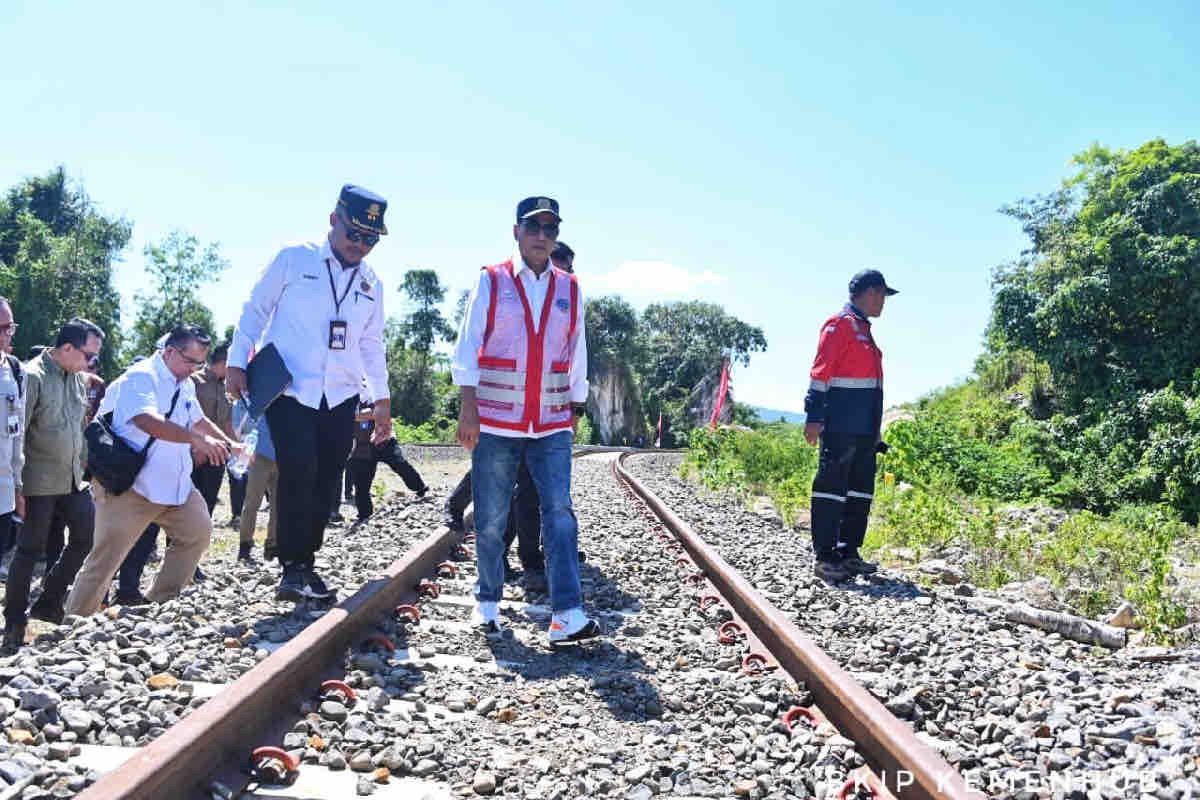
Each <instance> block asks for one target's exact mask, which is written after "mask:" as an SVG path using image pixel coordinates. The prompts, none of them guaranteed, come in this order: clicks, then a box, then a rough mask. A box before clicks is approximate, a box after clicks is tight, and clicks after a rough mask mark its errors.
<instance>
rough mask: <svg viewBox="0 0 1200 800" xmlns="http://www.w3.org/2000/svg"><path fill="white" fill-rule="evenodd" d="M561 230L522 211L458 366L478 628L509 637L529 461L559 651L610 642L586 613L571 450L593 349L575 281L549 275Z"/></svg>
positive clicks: (541, 200) (465, 332)
mask: <svg viewBox="0 0 1200 800" xmlns="http://www.w3.org/2000/svg"><path fill="white" fill-rule="evenodd" d="M561 221H562V218H561V216H560V215H559V210H558V202H557V201H556V200H553V199H551V198H549V197H528V198H526V199H524V200H522V201H521V202H520V203H518V204H517V214H516V224H515V225H514V226H513V237H514V238H515V239H516V242H517V252H516V253H514V254H513V257H512V258H511V259H509V260H508V261H505V262H504V263H502V264H495V265H493V266H490V267H486V268H484V269H483V270H481V272H480V274H479V282H478V284H477V285H476V287H475V290H474V292H473V293H472V294H471V298H470V300H469V301H468V303H467V311H466V314H465V315H464V316H463V322H462V330H461V331H460V333H459V336H458V343H457V345H456V347H455V351H454V360H453V363H452V366H451V372H452V374H453V376H454V382H455V384H457V385H458V386H459V387H460V388H461V391H462V409H461V411H460V412H459V417H458V440H459V442H461V443H462V445H463V447H465V448H467V450H470V451H471V482H472V484H473V489H474V491H473V495H474V503H475V531H476V542H475V550H476V553H477V561H478V569H479V580H478V583H477V584H476V586H475V600H476V604H475V608H474V610H473V611H472V614H471V621H472V623H473V624H474V625H476V626H478V627H480V628H482V629H483V630H485V631H496V630H498V628H499V604H500V596H501V591H502V589H503V587H504V555H503V553H504V529H505V526H506V524H507V522H508V515H509V508H510V505H511V501H512V495H513V486H514V484H515V482H516V478H517V470H518V466H519V465H520V463H521V460H522V459H524V460H525V464H526V465H527V466H528V468H529V474H530V477H531V478H532V479H533V483H534V486H535V487H536V488H537V494H538V498H539V504H540V506H541V512H542V539H543V544H544V547H545V558H546V567H547V578H548V581H549V588H550V605H551V607H552V610H553V616H552V617H551V621H550V631H549V640H550V644H551V645H557V644H567V643H572V642H577V641H581V640H584V639H590V638H593V637H595V636H598V635H599V634H600V627H599V625H597V624H596V622H595V621H594V620H592V619H589V618H588V616H587V615H586V614H585V613H584V611H583V592H582V589H581V587H580V582H579V560H578V536H579V527H578V523H577V522H576V519H575V511H574V510H573V509H572V507H571V442H572V439H573V437H574V434H573V427H574V425H575V420H576V414H577V412H578V410H579V409H582V408H583V405H582V404H583V403H584V402H586V400H587V393H588V383H587V346H586V344H585V337H584V335H583V325H584V319H583V307H584V306H583V297H582V295H581V293H580V291H579V285H578V283H577V282H576V279H575V276H573V275H571V274H569V273H566V272H564V271H562V270H561V269H558V268H557V267H555V266H554V265H553V264H551V263H550V252H551V250H552V249H553V248H554V243H555V241H556V240H557V239H558V228H559V223H560V222H561Z"/></svg>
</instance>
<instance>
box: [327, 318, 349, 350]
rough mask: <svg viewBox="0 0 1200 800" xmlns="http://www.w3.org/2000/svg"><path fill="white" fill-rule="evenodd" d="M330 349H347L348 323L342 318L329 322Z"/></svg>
mask: <svg viewBox="0 0 1200 800" xmlns="http://www.w3.org/2000/svg"><path fill="white" fill-rule="evenodd" d="M329 349H330V350H345V349H346V323H345V322H344V321H342V320H340V319H335V320H333V321H332V322H330V323H329Z"/></svg>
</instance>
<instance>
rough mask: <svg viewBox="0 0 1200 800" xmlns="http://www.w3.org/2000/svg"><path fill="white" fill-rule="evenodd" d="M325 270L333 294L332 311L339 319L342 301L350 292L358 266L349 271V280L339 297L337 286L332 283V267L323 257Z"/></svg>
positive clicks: (356, 275) (344, 300)
mask: <svg viewBox="0 0 1200 800" xmlns="http://www.w3.org/2000/svg"><path fill="white" fill-rule="evenodd" d="M325 271H326V272H327V273H329V291H330V293H331V294H332V295H333V313H334V314H336V315H337V316H338V318H339V319H341V316H342V303H344V302H346V296H347V295H348V294H350V289H351V288H352V287H353V286H354V279H355V278H357V277H358V267H355V268H354V272H351V273H350V280H349V281H347V282H346V290H345V291H344V292H342V296H341V298H340V299H339V298H338V296H337V286H336V285H334V283H333V267H331V266H329V259H328V258H327V259H325Z"/></svg>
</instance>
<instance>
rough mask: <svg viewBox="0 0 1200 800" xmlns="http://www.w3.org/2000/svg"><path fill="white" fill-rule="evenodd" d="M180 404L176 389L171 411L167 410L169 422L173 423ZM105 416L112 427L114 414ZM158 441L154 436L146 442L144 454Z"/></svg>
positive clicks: (109, 413)
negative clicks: (176, 409) (176, 407)
mask: <svg viewBox="0 0 1200 800" xmlns="http://www.w3.org/2000/svg"><path fill="white" fill-rule="evenodd" d="M178 402H179V390H178V389H176V390H175V395H174V396H173V397H172V398H171V407H170V408H169V409H167V416H166V417H165V419H166V420H167V422H170V421H171V415H172V414H174V413H175V404H176V403H178ZM105 416H107V417H108V424H109V425H112V412H111V411H110V412H108V414H106V415H105ZM156 441H157V439H155V438H154V437H153V436H151V437H150V440H149V441H148V442H146V446H145V447H143V448H142V453H146V452H147V451H148V450H149V449H150V445H152V444H154V443H155V442H156Z"/></svg>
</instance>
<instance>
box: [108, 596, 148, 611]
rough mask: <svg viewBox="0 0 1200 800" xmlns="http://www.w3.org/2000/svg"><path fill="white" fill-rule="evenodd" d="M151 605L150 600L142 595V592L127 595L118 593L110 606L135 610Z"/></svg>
mask: <svg viewBox="0 0 1200 800" xmlns="http://www.w3.org/2000/svg"><path fill="white" fill-rule="evenodd" d="M149 604H150V600H149V599H147V597H146V595H144V594H142V593H141V592H132V593H130V594H126V593H125V592H117V594H116V596H115V597H114V598H113V601H112V603H111V604H110V605H114V606H129V607H131V608H133V607H136V606H145V605H149Z"/></svg>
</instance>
